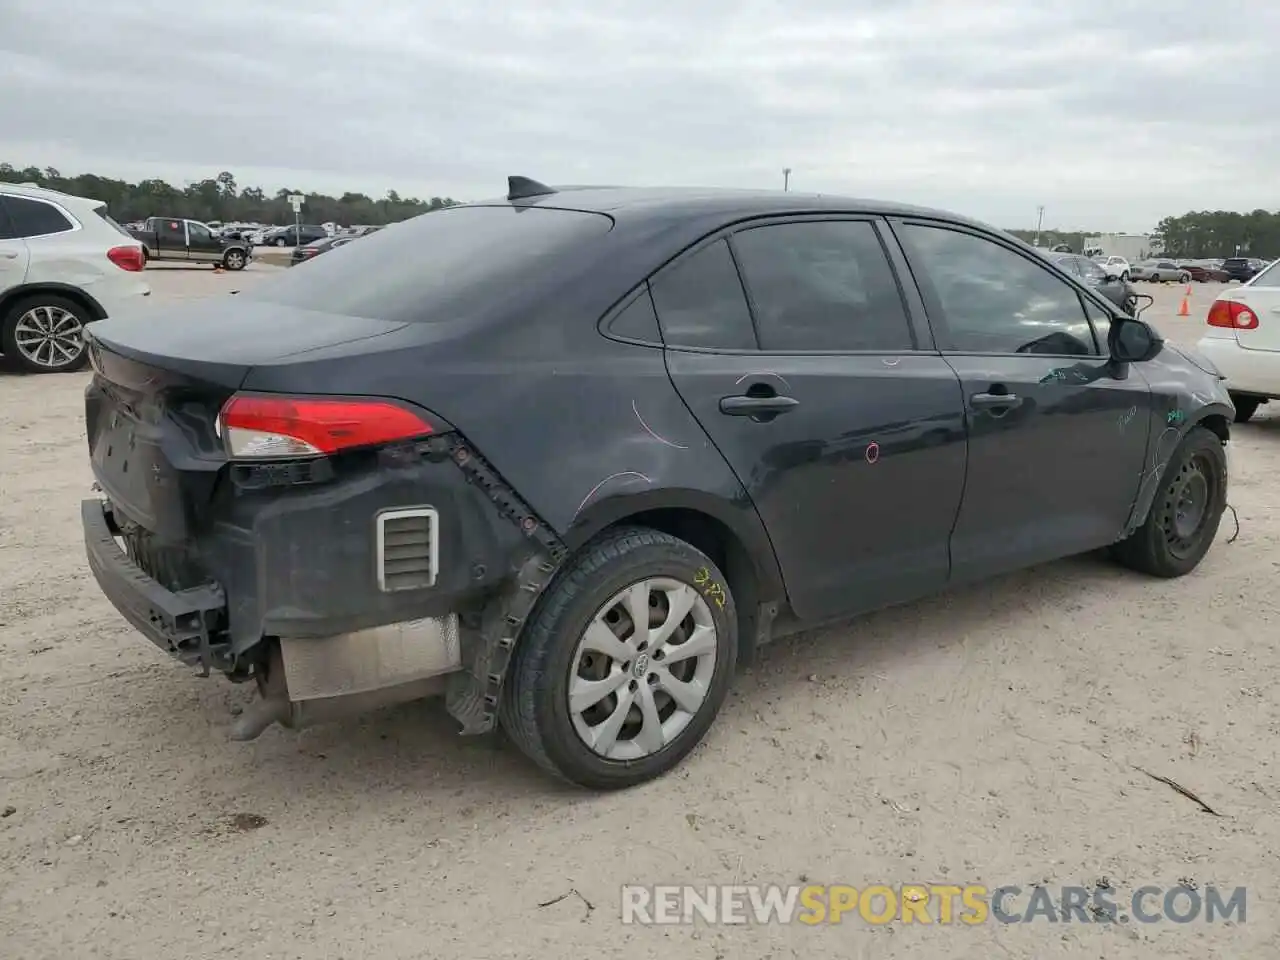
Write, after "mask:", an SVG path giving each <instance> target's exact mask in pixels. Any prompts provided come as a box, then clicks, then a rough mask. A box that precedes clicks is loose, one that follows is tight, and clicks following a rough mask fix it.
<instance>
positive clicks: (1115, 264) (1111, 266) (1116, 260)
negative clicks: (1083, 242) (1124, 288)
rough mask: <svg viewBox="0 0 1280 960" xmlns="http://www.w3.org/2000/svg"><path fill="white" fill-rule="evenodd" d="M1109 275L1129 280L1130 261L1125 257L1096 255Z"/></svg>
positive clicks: (1098, 261)
mask: <svg viewBox="0 0 1280 960" xmlns="http://www.w3.org/2000/svg"><path fill="white" fill-rule="evenodd" d="M1094 261H1095V262H1096V263H1097V264H1098V266H1100V267H1101V268H1102V269H1103V272H1105V273H1106V275H1107V276H1108V277H1112V278H1113V279H1116V280H1123V281H1124V282H1125V283H1128V282H1129V261H1128V260H1126V259H1125V258H1124V257H1094Z"/></svg>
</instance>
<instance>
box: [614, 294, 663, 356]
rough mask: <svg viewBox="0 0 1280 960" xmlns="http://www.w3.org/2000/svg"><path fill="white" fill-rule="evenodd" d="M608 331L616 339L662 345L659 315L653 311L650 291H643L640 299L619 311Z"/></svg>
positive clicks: (637, 298)
mask: <svg viewBox="0 0 1280 960" xmlns="http://www.w3.org/2000/svg"><path fill="white" fill-rule="evenodd" d="M608 330H609V332H610V333H611V334H613V335H614V336H615V337H626V338H627V339H629V340H642V341H644V342H646V343H661V342H662V336H661V334H659V333H658V315H657V314H656V313H655V312H654V310H653V299H652V298H651V297H650V296H649V291H648V290H641V291H640V295H639V296H638V297H636V298H635V299H634V300H632V301H631V302H630V303H629V304H627V305H626V306H625V307H623V308H622V309H621V310H619V311H618V313H617V315H616V316H614V318H613V319H612V320H610V321H609V326H608Z"/></svg>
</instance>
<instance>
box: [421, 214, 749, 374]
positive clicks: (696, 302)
mask: <svg viewBox="0 0 1280 960" xmlns="http://www.w3.org/2000/svg"><path fill="white" fill-rule="evenodd" d="M428 216H432V217H434V216H435V214H434V213H432V214H428ZM650 290H651V291H652V293H653V305H654V307H655V308H656V309H657V312H658V322H659V323H660V324H661V325H662V339H663V342H664V343H666V345H667V346H669V347H672V346H680V347H707V348H713V349H721V350H754V349H755V347H756V337H755V331H754V329H753V328H752V326H751V312H750V311H749V310H748V309H747V296H746V294H745V293H744V292H743V289H742V281H741V280H740V279H739V278H738V269H737V267H736V266H734V262H733V256H732V255H731V254H730V253H729V245H728V244H727V243H726V242H725V241H723V240H717V241H716V242H715V243H712V244H709V245H708V246H705V247H703V248H702V249H701V250H699V251H697V252H696V253H694V254H692V255H691V256H687V257H684V258H683V259H681V260H678V261H677V262H675V263H673V264H671V265H670V266H668V267H665V268H663V269H662V271H661V272H659V273H658V275H657V276H656V277H654V279H653V281H652V282H651V283H650Z"/></svg>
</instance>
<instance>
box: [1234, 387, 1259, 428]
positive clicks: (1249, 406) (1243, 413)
mask: <svg viewBox="0 0 1280 960" xmlns="http://www.w3.org/2000/svg"><path fill="white" fill-rule="evenodd" d="M1231 402H1232V404H1234V406H1235V408H1236V423H1248V422H1249V419H1250V418H1251V417H1252V416H1253V415H1254V414H1255V413H1257V412H1258V404H1260V403H1262V401H1261V400H1260V399H1259V398H1257V397H1242V396H1241V395H1240V394H1238V393H1233V394H1231Z"/></svg>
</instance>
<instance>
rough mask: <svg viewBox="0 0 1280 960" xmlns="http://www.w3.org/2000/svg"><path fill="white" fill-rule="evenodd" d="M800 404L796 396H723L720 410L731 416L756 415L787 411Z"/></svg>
mask: <svg viewBox="0 0 1280 960" xmlns="http://www.w3.org/2000/svg"><path fill="white" fill-rule="evenodd" d="M799 405H800V401H799V400H797V399H796V398H795V397H751V396H740V397H722V398H721V400H720V412H721V413H723V414H726V415H728V416H730V417H756V416H759V415H760V414H762V413H774V414H777V413H786V412H787V411H788V410H793V409H795V408H796V407H798V406H799Z"/></svg>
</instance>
